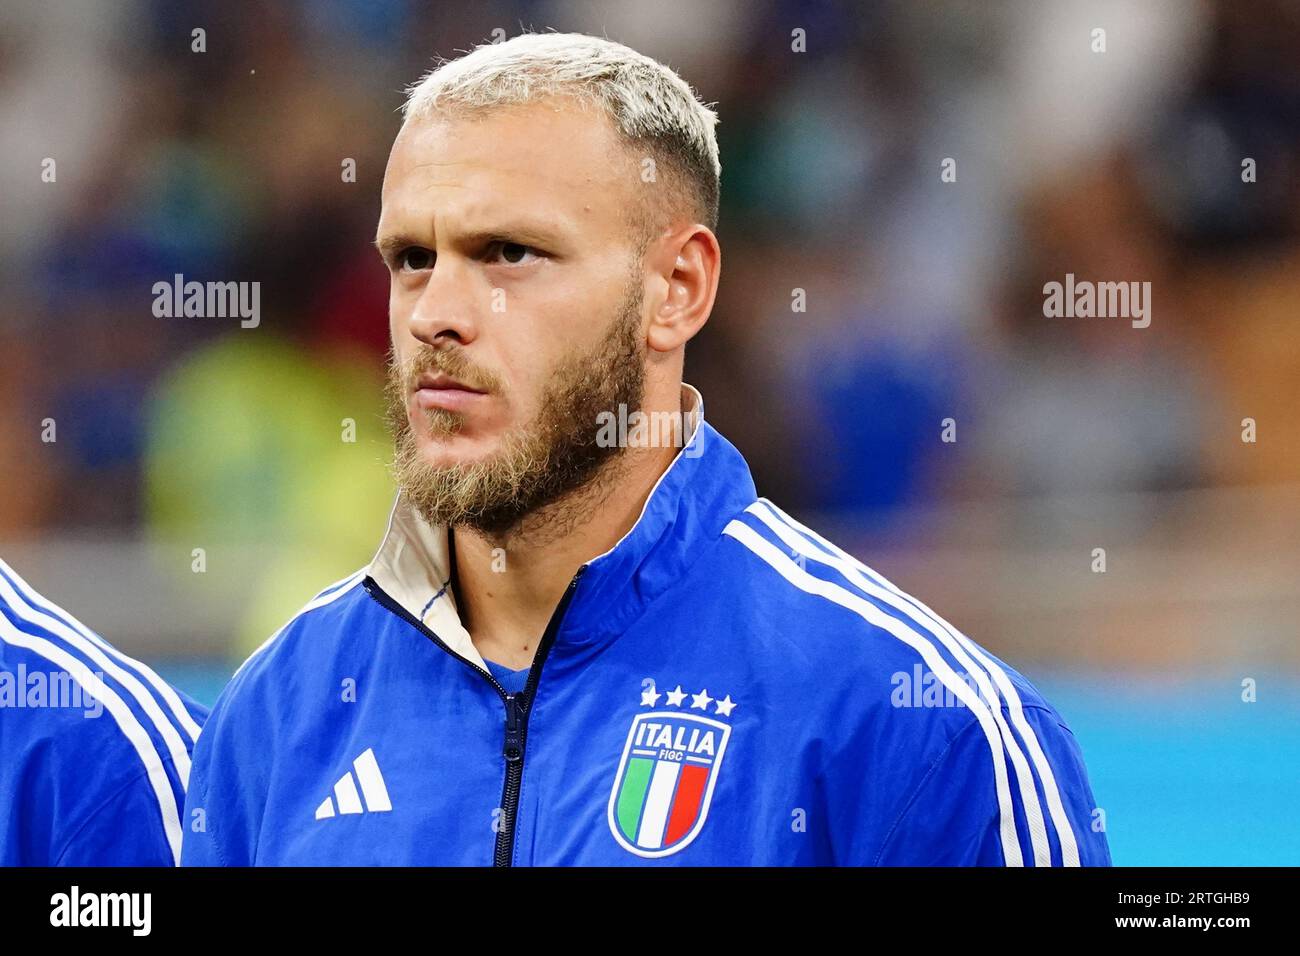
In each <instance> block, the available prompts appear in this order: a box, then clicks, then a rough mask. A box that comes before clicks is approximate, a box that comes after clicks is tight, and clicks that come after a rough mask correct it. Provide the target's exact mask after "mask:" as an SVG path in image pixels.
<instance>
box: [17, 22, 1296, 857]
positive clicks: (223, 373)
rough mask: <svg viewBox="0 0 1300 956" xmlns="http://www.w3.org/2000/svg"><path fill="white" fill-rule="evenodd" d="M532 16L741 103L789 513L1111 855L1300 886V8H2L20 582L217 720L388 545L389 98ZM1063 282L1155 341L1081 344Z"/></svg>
mask: <svg viewBox="0 0 1300 956" xmlns="http://www.w3.org/2000/svg"><path fill="white" fill-rule="evenodd" d="M199 28H201V29H202V30H203V31H204V34H203V46H204V49H203V51H202V52H196V50H195V49H194V47H195V45H196V40H195V35H194V33H193V31H194V30H196V29H199ZM524 28H529V29H534V30H541V29H548V28H555V29H558V30H576V31H581V32H587V33H595V34H602V35H606V36H609V37H611V38H612V39H616V40H619V41H621V42H624V43H627V44H629V45H631V46H633V47H635V48H636V49H638V50H640V51H642V52H644V53H646V54H648V55H651V56H653V57H655V58H657V59H659V60H662V61H664V62H666V63H668V64H670V65H672V66H673V67H674V68H676V69H677V70H678V71H679V72H680V73H681V74H682V75H683V76H684V77H686V79H687V80H688V81H689V82H691V83H692V84H693V85H694V86H695V87H696V89H697V90H698V91H699V92H700V94H701V96H702V97H703V98H704V99H705V100H706V101H708V102H711V103H715V104H716V106H717V109H718V111H719V113H720V115H721V124H720V126H719V130H718V132H719V139H720V143H721V149H722V163H723V176H722V181H723V206H722V216H721V226H720V230H719V234H720V239H721V242H722V245H723V250H724V269H723V279H722V288H721V293H720V296H719V300H718V303H717V308H716V310H715V312H714V315H713V318H712V320H711V321H710V323H709V325H708V326H707V328H706V329H705V331H704V332H703V333H702V335H701V336H700V337H699V338H698V339H697V340H696V341H695V342H693V343H692V345H691V346H690V347H689V349H688V355H687V376H686V377H687V380H688V381H689V382H691V383H692V384H694V385H696V386H698V387H699V388H700V389H701V391H702V392H703V394H704V396H705V400H706V405H707V412H708V416H709V418H710V420H711V421H712V422H713V423H714V424H715V425H716V426H717V427H718V428H719V429H720V430H721V431H722V433H723V434H725V435H727V436H728V437H729V438H730V439H731V440H732V441H733V442H734V443H735V444H737V445H738V446H739V448H740V449H741V451H742V452H744V454H745V455H746V456H747V458H748V459H749V462H750V464H751V467H752V469H753V471H754V476H755V480H756V483H757V485H758V488H759V492H760V494H763V495H766V496H767V497H770V498H772V499H773V500H775V501H776V502H778V503H779V504H781V505H782V506H783V507H784V508H785V509H786V510H788V511H790V512H792V513H793V514H795V515H796V516H797V517H799V518H800V519H801V520H804V521H805V522H806V523H809V524H812V525H814V526H815V527H818V528H819V529H820V530H822V531H823V532H824V533H826V534H827V535H828V536H829V537H831V538H833V539H835V540H837V541H838V543H840V544H841V545H843V546H844V547H846V548H847V549H849V550H850V551H852V552H853V553H854V554H856V555H857V556H858V557H860V558H861V559H862V560H864V561H865V562H867V563H868V564H870V565H871V566H872V567H874V568H875V569H877V570H878V571H880V572H881V573H883V574H885V575H886V576H888V577H890V578H891V579H892V580H893V581H894V582H895V583H896V584H898V585H899V586H900V587H903V588H904V589H906V590H908V591H911V592H913V593H916V594H918V595H919V596H921V597H922V598H923V599H924V600H926V601H927V603H929V604H930V606H931V607H933V608H935V609H936V610H937V611H938V612H939V613H941V614H943V615H944V616H945V617H947V618H948V619H949V620H951V621H953V622H954V623H955V624H956V625H957V626H959V627H961V628H962V630H964V631H965V632H966V633H967V634H969V635H971V636H972V637H973V638H974V639H976V640H977V641H979V642H981V643H982V644H983V645H985V646H986V647H988V648H989V649H991V650H992V651H993V652H994V653H996V654H998V655H999V656H1000V657H1002V658H1003V659H1004V660H1007V661H1008V662H1009V663H1011V664H1013V665H1014V666H1016V667H1017V668H1018V669H1020V670H1021V671H1023V672H1024V673H1026V674H1027V675H1028V676H1029V677H1030V678H1031V679H1032V680H1033V681H1034V682H1035V683H1036V684H1038V686H1039V687H1040V688H1041V689H1042V690H1043V691H1044V692H1045V693H1046V694H1047V696H1048V698H1049V699H1050V700H1051V701H1052V702H1053V703H1054V704H1055V705H1056V706H1057V708H1058V710H1060V712H1061V713H1062V715H1063V716H1064V717H1065V720H1066V722H1067V723H1069V724H1070V726H1071V728H1072V729H1073V730H1074V732H1075V735H1076V737H1077V738H1078V739H1079V741H1080V743H1081V746H1082V747H1083V751H1084V754H1085V757H1086V759H1087V762H1088V767H1089V771H1090V774H1091V778H1092V784H1093V788H1094V790H1095V793H1096V796H1097V800H1098V803H1099V804H1100V806H1101V807H1102V808H1103V809H1105V810H1106V824H1107V830H1108V834H1109V838H1110V843H1111V848H1112V852H1113V854H1114V858H1115V862H1116V863H1118V864H1232V865H1235V864H1298V863H1300V823H1297V821H1296V817H1295V814H1294V807H1295V806H1296V805H1297V804H1298V803H1300V627H1298V626H1297V620H1300V583H1298V582H1300V441H1298V439H1300V413H1298V412H1297V408H1298V407H1300V4H1297V3H1295V2H1293V0H1221V2H1214V0H1203V2H1197V0H1144V2H1143V3H1140V4H1135V3H1131V2H1127V0H1095V2H1094V0H1089V2H1077V0H1007V2H979V0H969V2H956V0H936V2H929V3H913V2H907V0H896V2H866V0H862V2H856V3H854V2H796V0H766V2H740V0H705V2H701V0H656V2H655V3H645V2H642V0H602V2H599V3H597V2H584V0H547V2H542V0H537V2H514V3H505V2H490V0H487V2H472V3H471V2H461V3H453V2H436V3H435V2H425V0H388V2H370V0H283V2H275V3H255V2H240V0H220V2H216V0H214V2H179V0H113V2H95V0H84V2H80V0H5V2H4V4H3V6H0V142H2V143H3V162H0V282H2V283H3V293H4V294H3V296H0V450H2V451H0V555H3V556H4V558H5V559H6V560H7V561H9V562H10V563H11V564H13V565H14V566H15V568H17V569H18V570H19V572H20V573H22V574H24V575H25V576H26V577H27V579H28V580H29V581H30V582H31V583H32V584H33V585H34V586H36V587H37V588H38V589H40V590H42V591H44V592H45V593H46V594H47V595H48V596H49V597H50V598H51V599H53V600H55V601H57V602H58V603H60V604H62V605H63V606H65V607H67V608H68V609H70V610H71V611H72V612H73V613H74V614H76V615H77V616H78V617H80V618H81V619H82V620H83V621H84V622H86V623H87V624H88V625H90V626H92V627H94V628H96V629H97V630H99V631H100V632H101V633H103V634H104V635H105V637H106V638H108V639H109V640H110V641H112V642H113V643H115V644H116V645H117V646H119V647H121V648H122V649H124V650H126V651H127V652H129V653H131V654H133V655H135V656H138V657H142V658H144V659H145V660H146V661H149V662H150V663H153V664H155V665H156V666H157V667H158V669H159V670H160V671H161V672H162V673H163V674H164V675H165V676H167V677H168V678H169V679H171V680H172V681H174V682H175V683H177V684H178V685H179V686H180V687H182V688H183V689H185V690H187V691H189V692H190V693H192V694H193V695H194V696H196V697H197V698H199V699H200V700H203V701H204V702H205V703H209V704H210V703H211V702H212V701H213V700H214V699H215V697H216V695H217V693H218V692H219V691H220V689H221V687H222V686H223V685H224V683H225V681H226V680H227V679H228V677H229V675H230V673H231V671H232V669H233V667H234V666H235V665H236V664H237V663H238V662H239V661H240V660H242V659H243V657H244V656H245V655H247V653H248V652H249V651H251V650H252V649H253V648H254V647H256V646H257V645H258V644H260V643H261V642H262V641H263V640H265V639H266V637H267V636H268V635H270V634H271V633H272V632H273V631H274V630H275V629H276V628H277V627H278V626H279V625H280V624H281V623H283V622H284V621H285V620H286V619H287V618H288V617H289V616H291V615H292V614H293V613H294V612H295V611H296V610H297V609H298V608H299V607H301V606H302V604H304V603H305V602H306V601H307V600H308V599H309V598H311V596H312V595H314V594H315V593H316V592H318V591H319V590H320V589H321V588H323V587H324V586H325V585H326V584H328V583H329V582H331V581H334V580H337V579H339V578H341V577H343V576H345V575H347V574H348V573H350V572H351V571H353V570H355V569H356V568H358V567H360V566H362V565H363V564H365V563H366V562H367V561H368V560H369V559H370V557H371V555H372V554H373V551H374V548H375V547H376V546H377V544H378V541H379V538H380V537H381V535H382V532H383V528H384V522H385V519H386V516H387V512H388V508H389V506H390V503H391V497H392V489H391V486H390V483H389V479H388V477H387V473H386V470H385V463H386V459H387V455H388V441H387V437H386V435H385V433H384V429H383V425H382V422H381V419H380V411H381V404H380V387H381V383H382V373H383V363H384V355H385V349H386V345H387V318H386V305H387V277H386V273H385V271H384V269H383V267H382V265H381V263H380V261H379V259H378V257H377V256H376V254H375V253H374V251H373V249H372V248H371V247H370V245H369V242H370V240H371V238H372V237H373V235H374V228H375V223H376V220H377V216H378V211H379V190H380V184H381V179H382V175H383V168H384V162H385V159H386V156H387V151H388V147H389V145H390V144H391V141H392V137H393V136H394V134H395V133H396V131H397V128H398V125H399V114H398V112H397V110H398V107H399V106H400V104H401V101H402V97H401V93H400V90H401V88H402V87H403V86H404V85H405V84H407V83H409V82H411V81H413V80H414V79H416V78H418V77H419V76H420V75H421V74H422V73H423V72H424V71H425V70H427V69H428V68H429V67H430V66H431V65H432V61H433V57H434V56H436V55H441V56H446V57H452V56H455V55H456V54H457V52H458V51H464V50H467V49H469V48H470V47H472V46H473V45H474V44H476V43H478V42H482V41H485V40H490V39H492V37H493V31H494V30H498V31H500V32H499V33H498V34H497V35H498V36H501V37H504V36H509V35H514V34H515V33H518V32H521V30H522V29H524ZM1098 28H1100V29H1103V30H1104V31H1105V51H1104V52H1098V51H1095V49H1094V48H1095V47H1096V45H1097V39H1096V35H1095V34H1094V33H1093V31H1094V30H1096V29H1098ZM796 30H803V31H805V35H806V52H793V51H792V44H793V43H795V42H796V40H795V38H794V36H793V31H796ZM1247 158H1249V159H1251V160H1253V161H1254V170H1255V174H1254V181H1253V182H1243V175H1242V173H1243V161H1244V160H1245V159H1247ZM49 159H53V160H54V165H53V167H51V166H50V164H49V163H47V162H46V161H47V160H49ZM949 159H951V160H955V172H956V181H955V182H945V181H943V178H942V177H941V173H942V172H943V164H944V162H945V160H949ZM349 160H351V161H352V163H353V164H354V166H355V170H356V175H355V181H346V180H347V178H348V177H346V176H345V175H344V172H345V167H346V166H347V164H348V161H349ZM50 171H52V172H53V179H54V181H53V182H50V181H46V180H48V179H49V178H50V175H49V172H50ZM43 172H45V173H46V175H45V176H44V177H43V176H42V173H43ZM949 178H951V177H949ZM178 273H180V274H183V275H184V277H185V279H186V280H198V281H207V280H218V281H230V280H235V281H259V282H260V283H261V323H260V325H259V327H258V328H256V329H243V328H241V327H240V323H239V319H238V318H230V319H215V318H188V319H187V318H158V317H156V316H155V315H154V314H153V310H152V305H153V299H154V294H153V291H152V288H153V285H154V283H156V282H160V281H161V282H168V283H170V282H171V281H172V277H173V276H174V275H175V274H178ZM1067 273H1069V274H1073V275H1074V276H1075V277H1076V278H1077V279H1078V280H1091V281H1123V282H1129V281H1135V282H1150V283H1151V323H1150V326H1149V327H1148V328H1134V327H1133V326H1132V324H1131V322H1130V321H1129V320H1127V319H1124V318H1109V319H1085V318H1047V317H1045V316H1044V310H1043V299H1044V293H1043V287H1044V284H1045V283H1048V282H1052V281H1057V282H1063V281H1064V280H1065V276H1066V274H1067ZM795 290H804V293H805V295H806V302H807V308H806V310H805V311H796V310H794V309H792V301H793V297H794V295H795ZM946 419H951V420H952V425H951V427H950V429H949V436H948V437H950V438H951V437H953V430H954V429H955V439H956V440H955V441H944V440H942V437H943V429H944V424H945V420H946ZM1245 419H1251V420H1253V422H1254V427H1255V429H1256V435H1255V439H1256V440H1254V441H1244V440H1243V431H1244V429H1245V428H1246V427H1247V426H1246V425H1245V424H1244V423H1243V420H1245ZM348 422H351V423H353V424H352V430H353V431H352V435H351V436H349V435H348V425H347V423H348ZM349 437H354V438H355V440H351V441H350V440H348V438H349ZM1098 548H1102V549H1104V550H1105V562H1106V564H1105V571H1104V572H1100V571H1099V570H1098V569H1097V568H1098V565H1097V563H1096V560H1097V559H1096V556H1095V552H1094V549H1098ZM1249 688H1253V690H1254V699H1253V700H1250V699H1249V698H1250V697H1251V694H1250V693H1248V692H1247V690H1248V689H1249ZM1243 697H1245V698H1247V699H1243Z"/></svg>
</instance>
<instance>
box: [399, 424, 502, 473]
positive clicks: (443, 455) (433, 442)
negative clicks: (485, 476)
mask: <svg viewBox="0 0 1300 956" xmlns="http://www.w3.org/2000/svg"><path fill="white" fill-rule="evenodd" d="M417 447H418V448H419V453H420V463H421V464H422V465H423V466H424V467H426V468H431V469H437V470H439V471H443V470H450V469H460V468H471V467H473V466H474V465H477V464H481V463H482V462H485V461H487V460H489V459H490V458H492V456H493V455H495V454H496V453H497V451H498V450H499V448H500V442H499V441H498V440H497V438H496V437H495V436H491V435H474V434H469V433H465V432H459V433H457V434H454V435H439V436H437V437H433V436H427V435H426V436H422V437H420V438H419V439H418V444H417Z"/></svg>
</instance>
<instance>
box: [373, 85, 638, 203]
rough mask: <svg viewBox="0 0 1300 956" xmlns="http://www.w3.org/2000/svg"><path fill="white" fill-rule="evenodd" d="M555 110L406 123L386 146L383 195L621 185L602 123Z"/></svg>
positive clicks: (549, 106)
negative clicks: (500, 183) (475, 185)
mask: <svg viewBox="0 0 1300 956" xmlns="http://www.w3.org/2000/svg"><path fill="white" fill-rule="evenodd" d="M561 104H563V105H560V104H556V103H555V102H554V101H550V100H546V101H541V102H538V103H528V104H513V105H507V106H501V107H493V108H492V109H490V110H487V111H481V110H476V111H474V112H472V113H460V112H457V113H451V114H436V115H434V116H431V117H428V118H420V119H414V120H411V121H409V122H408V123H407V124H406V125H405V126H404V127H403V128H402V130H401V132H400V133H399V134H398V137H397V140H396V141H395V142H394V144H393V151H392V154H391V155H390V157H389V164H388V170H387V172H386V174H385V177H384V187H385V190H387V189H389V188H392V187H404V186H406V185H412V186H414V187H416V188H430V187H433V186H438V185H444V186H448V187H455V186H464V185H467V184H469V183H470V182H471V181H472V180H474V179H475V178H480V179H482V178H504V179H508V180H518V181H519V183H518V185H528V184H529V183H530V182H531V183H535V184H536V185H537V186H538V187H539V188H544V189H554V188H562V189H575V190H583V189H591V188H593V187H608V186H611V185H614V184H615V183H616V182H618V181H619V180H621V179H623V178H625V177H626V176H627V175H628V166H629V164H628V162H627V157H626V154H625V153H623V155H621V156H620V153H621V152H622V151H621V150H620V148H619V146H620V144H619V143H618V140H617V138H616V135H615V133H614V130H613V126H612V124H611V123H610V122H609V120H608V118H606V117H605V116H604V115H603V114H602V113H601V112H600V111H599V110H595V109H582V108H581V107H580V106H578V105H568V104H567V103H566V102H565V101H561ZM620 160H622V161H621V162H620ZM408 181H409V182H408Z"/></svg>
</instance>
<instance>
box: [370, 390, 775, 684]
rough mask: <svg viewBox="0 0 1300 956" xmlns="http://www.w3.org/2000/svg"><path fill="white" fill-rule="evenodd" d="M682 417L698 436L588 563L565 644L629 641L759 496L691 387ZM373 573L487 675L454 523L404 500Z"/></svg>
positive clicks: (567, 619) (688, 431)
mask: <svg viewBox="0 0 1300 956" xmlns="http://www.w3.org/2000/svg"><path fill="white" fill-rule="evenodd" d="M682 409H683V415H684V422H683V429H682V431H683V433H684V434H685V435H687V436H689V437H687V439H686V440H685V442H684V444H683V447H682V449H681V450H680V451H678V453H677V456H676V457H675V458H674V459H673V460H672V462H671V463H670V464H669V466H668V468H667V469H666V470H665V471H664V473H663V474H662V475H661V476H660V477H659V480H658V481H657V482H656V483H655V486H654V488H653V489H651V491H650V494H649V496H648V497H647V498H646V502H645V505H644V506H643V508H642V510H641V515H640V517H639V518H638V519H637V521H636V523H635V524H634V525H633V526H632V528H631V529H630V530H629V531H628V532H627V534H625V535H624V536H623V537H622V538H621V539H620V540H619V542H618V543H617V544H615V545H614V547H612V548H610V549H609V550H608V551H606V552H605V553H604V554H602V555H599V556H598V557H595V558H592V559H591V560H590V561H588V562H587V564H586V565H585V570H584V572H583V574H582V577H581V579H580V580H579V582H578V587H577V589H576V590H575V592H574V595H573V598H572V600H571V601H570V603H569V607H568V610H567V611H566V613H565V616H564V624H563V626H562V628H561V629H560V631H559V632H558V633H557V635H556V641H557V642H566V643H574V644H587V643H596V642H599V641H603V640H609V639H612V638H614V637H617V636H618V635H619V634H621V633H623V631H625V630H626V629H627V628H628V627H629V626H630V625H631V624H632V623H633V622H634V621H635V620H636V619H637V618H638V617H639V616H640V615H641V613H642V612H643V611H644V610H645V608H646V607H647V606H648V605H649V604H650V603H651V602H653V601H654V600H655V599H656V598H658V597H659V596H660V595H661V594H663V592H664V591H666V590H667V589H668V588H669V587H671V586H672V585H673V584H675V583H677V582H678V581H680V580H681V578H682V576H683V575H684V574H685V572H686V571H687V569H688V568H689V567H690V566H691V565H692V564H693V563H694V561H695V560H696V559H697V558H698V557H699V556H700V554H701V551H702V549H703V547H704V546H705V545H707V544H708V543H709V542H711V541H713V540H714V539H716V538H717V536H718V535H719V534H720V533H721V531H722V529H723V527H725V526H726V524H727V522H728V521H729V520H730V519H731V518H732V517H733V516H734V515H736V514H737V513H739V512H741V511H743V510H744V509H745V508H746V507H748V506H749V505H750V504H751V503H753V501H754V499H755V498H756V497H757V494H756V492H755V490H754V482H753V479H752V478H751V477H750V473H749V467H748V466H747V465H746V464H745V460H744V459H743V458H742V457H741V455H740V452H739V451H737V450H736V449H735V447H733V446H732V444H731V443H730V442H728V441H727V440H726V439H725V438H723V437H722V435H721V434H719V433H718V431H717V430H716V429H714V428H713V427H712V426H711V425H709V424H708V423H707V422H706V421H705V420H704V399H703V397H702V396H701V395H700V393H699V392H698V391H697V390H696V389H695V388H694V387H693V386H690V385H687V384H685V383H683V385H682ZM366 571H367V573H368V574H369V575H370V576H371V577H372V578H374V580H375V583H376V584H378V585H379V586H380V587H381V588H383V590H384V591H385V592H387V594H388V595H389V596H390V597H391V598H393V600H395V601H396V602H397V603H398V604H400V605H401V606H402V607H403V608H404V609H405V610H406V611H407V612H408V613H410V614H411V616H412V617H414V618H416V619H417V620H419V621H421V622H422V623H423V624H424V625H425V626H426V627H428V628H429V629H430V630H431V631H433V632H434V633H435V634H437V635H438V637H439V638H440V639H441V640H442V641H443V642H444V643H445V644H447V646H448V647H450V648H451V649H452V650H453V651H455V652H456V653H457V654H459V655H461V656H462V657H464V658H466V659H467V660H469V661H471V662H472V663H474V664H477V665H478V666H479V667H485V665H484V663H483V658H482V656H481V655H480V654H479V652H478V650H477V648H475V647H474V642H473V641H472V640H470V636H469V632H468V631H466V630H465V627H464V625H463V624H462V623H461V620H460V613H459V612H458V611H457V609H456V595H455V594H454V593H453V591H452V587H451V583H450V578H451V560H450V552H449V548H448V541H447V527H446V526H445V525H437V526H434V525H430V524H429V523H428V522H426V521H425V520H424V518H422V517H421V516H420V514H419V513H418V512H417V511H416V510H415V509H414V508H413V507H412V506H411V505H410V504H409V503H408V502H407V501H406V499H405V498H404V497H403V496H402V495H401V494H399V495H398V496H397V501H396V503H395V504H394V505H393V511H392V514H391V516H390V517H389V521H388V530H387V532H386V533H385V535H384V540H383V543H382V544H381V545H380V546H379V551H378V553H377V554H376V555H375V558H374V560H373V561H371V563H370V565H369V566H368V567H367V568H366Z"/></svg>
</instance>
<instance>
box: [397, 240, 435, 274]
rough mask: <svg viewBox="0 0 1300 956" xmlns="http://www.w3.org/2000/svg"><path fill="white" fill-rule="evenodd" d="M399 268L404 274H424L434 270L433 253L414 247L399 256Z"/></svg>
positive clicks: (404, 250)
mask: <svg viewBox="0 0 1300 956" xmlns="http://www.w3.org/2000/svg"><path fill="white" fill-rule="evenodd" d="M397 266H398V268H399V269H401V270H402V271H403V272H423V271H424V270H425V269H432V268H433V253H432V252H430V251H429V250H428V249H421V248H419V247H418V246H412V247H411V248H410V249H403V250H402V251H401V252H399V253H398V254H397Z"/></svg>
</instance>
